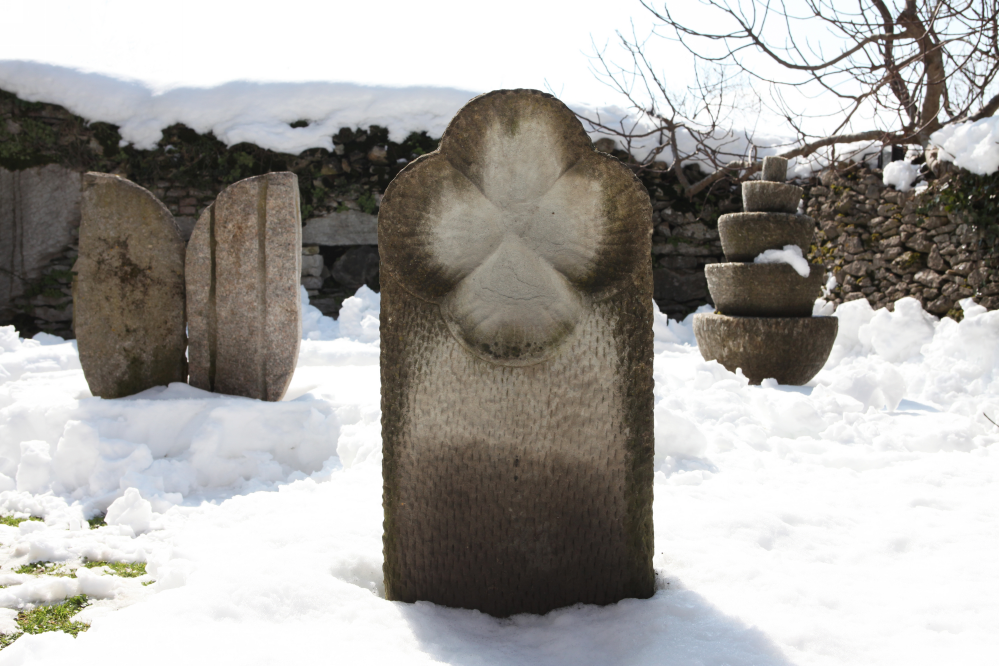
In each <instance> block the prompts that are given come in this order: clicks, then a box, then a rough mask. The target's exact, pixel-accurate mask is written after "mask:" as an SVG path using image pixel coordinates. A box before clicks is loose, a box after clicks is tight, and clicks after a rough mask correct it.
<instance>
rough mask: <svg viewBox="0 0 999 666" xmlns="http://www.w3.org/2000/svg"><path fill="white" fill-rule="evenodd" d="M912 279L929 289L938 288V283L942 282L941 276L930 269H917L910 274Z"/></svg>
mask: <svg viewBox="0 0 999 666" xmlns="http://www.w3.org/2000/svg"><path fill="white" fill-rule="evenodd" d="M912 279H913V280H915V281H916V282H918V283H919V284H922V285H926V286H927V287H929V288H930V289H939V288H940V283H941V282H943V276H942V275H940V274H939V273H936V272H935V271H931V270H922V271H919V272H918V273H916V274H915V275H913V276H912Z"/></svg>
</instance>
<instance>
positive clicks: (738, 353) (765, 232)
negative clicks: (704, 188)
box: [694, 157, 839, 385]
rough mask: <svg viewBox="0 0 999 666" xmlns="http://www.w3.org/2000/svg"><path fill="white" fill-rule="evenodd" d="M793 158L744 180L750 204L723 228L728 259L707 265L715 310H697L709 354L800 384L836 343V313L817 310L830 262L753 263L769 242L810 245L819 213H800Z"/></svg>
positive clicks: (755, 373) (699, 333) (753, 373)
mask: <svg viewBox="0 0 999 666" xmlns="http://www.w3.org/2000/svg"><path fill="white" fill-rule="evenodd" d="M786 176H787V160H786V159H784V158H780V157H767V158H765V159H764V160H763V179H762V180H759V181H751V182H746V183H743V185H742V201H743V207H744V209H745V212H743V213H732V214H730V215H722V216H721V217H720V218H719V220H718V234H719V235H720V236H721V242H722V250H723V251H724V252H725V258H726V259H727V260H728V261H727V262H726V263H721V264H708V265H707V266H705V267H704V273H705V276H706V277H707V280H708V290H709V291H710V292H711V298H712V299H713V300H714V303H715V308H717V311H716V312H715V313H713V314H699V315H696V316H695V317H694V335H696V337H697V344H698V346H699V347H700V350H701V355H702V356H703V357H704V358H705V360H708V361H711V360H716V361H718V362H719V363H721V364H722V365H724V366H725V367H726V368H728V369H729V370H731V371H733V372H734V371H735V369H736V368H742V372H743V374H744V375H745V376H746V377H748V378H749V381H750V382H751V383H753V384H759V383H760V382H762V381H763V380H764V379H766V378H767V377H772V378H774V379H776V380H777V381H778V382H779V383H781V384H793V385H801V384H804V383H805V382H807V381H808V380H810V379H811V378H812V377H814V376H815V375H816V374H817V373H818V371H819V370H821V369H822V366H823V365H825V362H826V359H828V358H829V352H830V351H831V350H832V345H833V342H834V341H835V340H836V331H837V329H838V323H839V322H838V320H837V319H836V318H835V317H812V316H811V315H812V305H813V303H814V302H815V299H816V298H818V297H819V296H820V295H821V293H822V284H823V281H824V278H825V270H824V269H823V268H822V266H819V265H816V264H811V265H810V271H809V274H808V277H802V276H801V275H800V274H799V273H798V272H797V271H796V270H795V269H794V268H793V267H792V266H790V265H789V264H784V263H777V264H772V263H754V259H755V258H756V257H758V256H759V255H760V254H762V253H763V252H765V251H767V250H771V249H775V250H780V249H783V248H784V247H785V246H787V245H797V246H798V247H799V248H801V249H802V253H804V252H806V251H807V249H808V246H809V245H810V244H811V242H812V236H813V234H814V233H815V221H814V220H812V219H811V218H810V217H807V216H805V215H798V214H797V209H798V202H799V201H800V200H801V193H802V192H801V188H800V187H797V186H795V185H790V184H788V183H785V182H784V180H785V179H786Z"/></svg>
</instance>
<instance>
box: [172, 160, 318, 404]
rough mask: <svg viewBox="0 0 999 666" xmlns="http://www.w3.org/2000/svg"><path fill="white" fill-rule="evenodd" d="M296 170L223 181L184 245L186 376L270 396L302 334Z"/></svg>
mask: <svg viewBox="0 0 999 666" xmlns="http://www.w3.org/2000/svg"><path fill="white" fill-rule="evenodd" d="M301 271H302V218H301V212H300V209H299V200H298V177H297V176H296V175H295V174H293V173H289V172H282V173H269V174H265V175H263V176H255V177H253V178H247V179H246V180H241V181H239V182H237V183H234V184H233V185H230V186H229V187H228V188H226V189H225V190H223V191H222V193H221V194H219V196H218V198H216V199H215V202H214V203H213V204H212V205H211V206H209V207H208V208H207V209H205V211H204V212H203V213H202V214H201V217H200V218H199V219H198V222H197V224H196V225H195V227H194V232H193V233H192V235H191V240H190V242H189V243H188V247H187V320H188V335H189V337H190V347H189V350H188V357H189V359H190V372H191V377H190V383H191V385H192V386H196V387H198V388H202V389H205V390H207V391H215V392H217V393H227V394H230V395H241V396H246V397H248V398H257V399H260V400H270V401H276V400H280V399H281V397H282V396H283V395H284V393H285V391H286V390H287V389H288V384H289V382H290V381H291V376H292V374H293V373H294V371H295V364H296V362H297V360H298V348H299V345H300V343H301V338H302V306H301V300H300V296H299V278H300V275H301Z"/></svg>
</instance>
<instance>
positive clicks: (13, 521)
mask: <svg viewBox="0 0 999 666" xmlns="http://www.w3.org/2000/svg"><path fill="white" fill-rule="evenodd" d="M26 520H35V521H38V522H42V519H41V518H35V517H34V516H29V517H27V518H15V517H14V516H0V525H10V526H11V527H17V526H18V525H20V524H21V523H23V522H24V521H26Z"/></svg>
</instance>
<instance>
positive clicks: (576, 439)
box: [378, 90, 654, 616]
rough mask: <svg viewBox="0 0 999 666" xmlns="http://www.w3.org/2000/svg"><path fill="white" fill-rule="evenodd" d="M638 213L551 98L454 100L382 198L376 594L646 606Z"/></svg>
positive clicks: (526, 604) (648, 340) (646, 473)
mask: <svg viewBox="0 0 999 666" xmlns="http://www.w3.org/2000/svg"><path fill="white" fill-rule="evenodd" d="M651 230H652V208H651V204H650V202H649V199H648V195H647V194H646V193H645V191H644V189H643V188H642V187H641V185H640V183H639V182H638V181H637V180H636V179H635V177H634V176H633V175H632V173H631V172H630V171H629V170H628V169H627V168H626V167H624V166H623V165H622V164H620V163H619V162H618V161H617V160H614V159H613V158H610V157H608V156H605V155H602V154H599V153H597V152H595V151H594V150H593V148H592V145H591V143H590V141H589V139H588V137H587V136H586V133H585V131H584V130H583V128H582V125H581V124H580V123H579V121H578V120H577V119H576V117H575V116H574V115H573V113H572V112H571V111H570V110H569V109H568V108H566V107H565V105H563V104H562V103H561V102H559V101H558V100H556V99H555V98H553V97H551V96H549V95H546V94H544V93H540V92H537V91H530V90H518V91H509V90H504V91H496V92H492V93H489V94H486V95H482V96H480V97H477V98H475V99H473V100H472V101H471V102H469V103H468V104H467V105H466V106H465V107H464V108H463V109H462V110H461V111H460V112H459V113H458V115H457V116H455V118H454V119H453V120H452V121H451V123H450V125H449V126H448V129H447V131H446V132H445V133H444V136H443V138H442V140H441V145H440V148H439V150H437V151H435V152H433V153H430V154H429V155H426V156H423V157H421V158H420V159H418V160H416V161H414V162H413V163H411V164H410V165H408V166H407V167H406V168H405V169H403V171H402V172H400V174H399V175H398V176H397V177H396V179H395V180H394V181H393V182H392V183H391V184H390V185H389V187H388V189H387V190H386V193H385V197H384V199H383V200H382V204H381V210H380V214H379V221H378V237H379V252H380V256H381V261H382V269H381V286H382V307H381V340H382V343H381V344H382V352H381V377H382V383H381V385H382V441H383V456H384V457H383V468H382V469H383V478H384V484H385V485H384V496H383V497H384V500H383V501H384V508H385V532H384V545H385V564H384V574H385V589H386V594H387V596H388V598H389V599H394V600H401V601H417V600H427V601H432V602H434V603H439V604H444V605H447V606H459V607H465V608H476V609H479V610H482V611H485V612H487V613H491V614H493V615H497V616H506V615H511V614H514V613H524V612H530V613H545V612H548V611H549V610H552V609H553V608H558V607H560V606H566V605H570V604H574V603H594V604H607V603H612V602H615V601H618V600H620V599H622V598H625V597H642V598H644V597H649V596H651V595H652V594H653V591H654V574H653V569H652V563H651V558H652V553H653V550H652V546H653V534H652V523H651V517H652V475H653V467H652V460H653V419H652V405H653V400H652V389H653V382H652V374H651V373H652V272H651V253H650V243H651Z"/></svg>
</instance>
